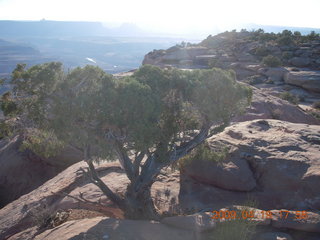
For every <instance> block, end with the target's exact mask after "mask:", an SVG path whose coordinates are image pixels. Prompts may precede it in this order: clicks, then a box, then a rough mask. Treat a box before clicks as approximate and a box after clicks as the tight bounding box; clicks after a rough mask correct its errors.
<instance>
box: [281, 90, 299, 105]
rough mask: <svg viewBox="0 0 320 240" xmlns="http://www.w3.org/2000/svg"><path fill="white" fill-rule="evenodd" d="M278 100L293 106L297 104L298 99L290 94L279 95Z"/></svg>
mask: <svg viewBox="0 0 320 240" xmlns="http://www.w3.org/2000/svg"><path fill="white" fill-rule="evenodd" d="M280 98H282V99H283V100H286V101H288V102H290V103H292V104H295V105H297V104H298V103H299V98H298V97H297V96H296V95H294V94H292V93H290V92H283V93H281V94H280Z"/></svg>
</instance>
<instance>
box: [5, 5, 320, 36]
mask: <svg viewBox="0 0 320 240" xmlns="http://www.w3.org/2000/svg"><path fill="white" fill-rule="evenodd" d="M319 11H320V0H303V1H301V0H299V1H297V0H260V1H259V0H219V1H217V0H194V1H188V0H161V1H160V0H158V1H153V0H112V1H110V0H0V19H1V20H40V19H46V20H65V21H68V20H71V21H79V20H81V21H100V22H129V23H135V24H138V25H139V26H141V27H143V28H146V29H153V30H156V31H167V32H175V31H178V32H186V31H189V32H190V31H195V32H197V31H202V30H206V29H224V28H233V27H234V28H237V26H239V25H241V24H245V23H254V24H263V25H279V26H280V25H281V26H296V27H312V28H320V14H319ZM0 31H1V30H0Z"/></svg>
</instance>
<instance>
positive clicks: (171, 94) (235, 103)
mask: <svg viewBox="0 0 320 240" xmlns="http://www.w3.org/2000/svg"><path fill="white" fill-rule="evenodd" d="M12 84H13V85H14V88H13V96H14V97H15V99H16V104H17V106H18V108H19V110H20V111H19V113H20V115H21V118H22V119H25V122H26V124H29V125H32V127H34V128H37V129H40V130H41V131H44V132H50V133H54V135H55V136H56V138H57V139H58V140H59V141H62V142H64V144H71V145H74V146H76V147H78V148H79V149H81V150H82V152H83V159H84V161H85V162H86V163H87V164H88V173H89V174H90V176H91V178H92V182H93V183H94V184H95V185H97V186H98V187H99V188H100V189H101V191H102V192H103V193H104V194H105V195H106V196H107V197H108V198H109V199H110V200H111V201H112V202H113V203H115V204H116V205H117V206H118V207H119V208H120V209H122V210H123V211H124V212H125V214H126V216H127V217H128V218H135V219H137V218H139V219H143V218H144V219H158V217H159V215H158V212H157V210H156V209H155V207H154V204H153V201H152V198H151V186H152V184H153V183H154V182H155V181H156V180H157V176H158V175H159V173H160V171H161V169H163V168H165V167H167V166H169V165H171V164H174V163H176V162H177V161H178V160H179V159H180V158H182V157H184V156H185V155H187V154H188V153H189V152H190V151H191V150H193V149H194V148H196V147H197V146H198V145H199V144H201V143H202V142H203V141H204V140H205V139H207V138H208V137H210V136H212V135H213V134H216V133H218V132H220V131H222V130H223V129H224V128H225V127H226V126H227V125H228V124H229V121H230V119H231V118H232V116H234V114H236V113H239V111H241V110H243V109H244V107H245V106H246V105H247V104H248V103H249V101H250V98H251V91H250V89H248V88H247V87H246V86H244V85H242V84H240V83H238V82H237V81H236V80H235V75H234V73H233V72H229V71H223V70H221V69H209V70H192V71H183V70H178V69H160V68H158V67H155V66H150V65H145V66H142V67H141V68H140V69H138V70H137V71H136V72H135V73H134V74H133V75H132V76H130V77H123V78H114V77H112V76H111V75H108V74H106V73H105V72H104V71H103V70H101V69H100V68H98V67H93V66H86V67H84V68H76V69H74V70H72V71H70V72H68V73H64V72H63V69H62V65H61V64H60V63H46V64H42V65H37V66H34V67H31V68H29V69H26V68H25V66H23V65H19V66H17V68H16V69H15V71H14V72H13V76H12ZM50 136H51V135H50ZM29 147H30V148H32V144H31V145H29ZM112 157H113V158H115V159H118V160H119V162H120V164H121V166H122V168H123V169H124V171H125V173H126V175H127V177H128V179H129V180H130V183H129V184H128V186H127V190H126V193H125V195H124V196H120V195H118V194H117V193H115V192H113V191H112V190H111V189H110V188H109V187H108V184H107V183H105V182H103V181H102V180H101V179H100V178H99V176H98V174H97V172H96V169H95V165H94V164H93V162H94V161H95V160H99V159H106V158H107V159H110V158H112Z"/></svg>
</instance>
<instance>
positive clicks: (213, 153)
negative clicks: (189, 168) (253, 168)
mask: <svg viewBox="0 0 320 240" xmlns="http://www.w3.org/2000/svg"><path fill="white" fill-rule="evenodd" d="M214 148H215V149H212V148H211V147H210V146H209V145H208V143H203V144H201V145H200V146H198V147H197V148H196V149H193V150H192V151H191V153H190V154H188V155H187V156H185V157H183V158H181V159H180V160H179V163H178V166H179V168H181V167H183V166H186V165H188V164H190V163H191V162H193V161H201V160H202V161H212V162H222V161H223V160H224V159H226V157H227V156H228V153H229V148H228V147H227V146H225V145H220V146H218V145H217V146H215V147H214Z"/></svg>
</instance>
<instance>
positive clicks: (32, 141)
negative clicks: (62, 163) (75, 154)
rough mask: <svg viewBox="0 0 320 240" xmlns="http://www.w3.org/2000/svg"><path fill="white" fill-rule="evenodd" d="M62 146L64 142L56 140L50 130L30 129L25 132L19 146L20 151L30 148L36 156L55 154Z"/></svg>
mask: <svg viewBox="0 0 320 240" xmlns="http://www.w3.org/2000/svg"><path fill="white" fill-rule="evenodd" d="M63 147H64V143H63V142H61V141H60V140H58V138H57V137H56V135H55V134H54V133H53V132H52V131H40V130H37V129H32V130H30V129H29V131H28V132H27V133H26V134H25V137H24V140H23V142H22V144H21V146H20V151H24V150H27V149H29V150H31V151H33V152H34V153H35V154H37V155H38V156H42V157H46V158H48V157H51V156H55V155H56V154H57V153H58V152H60V151H61V150H62V149H63Z"/></svg>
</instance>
